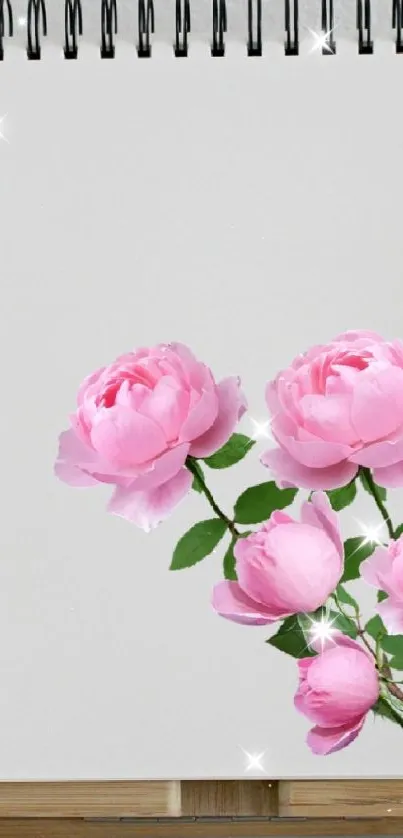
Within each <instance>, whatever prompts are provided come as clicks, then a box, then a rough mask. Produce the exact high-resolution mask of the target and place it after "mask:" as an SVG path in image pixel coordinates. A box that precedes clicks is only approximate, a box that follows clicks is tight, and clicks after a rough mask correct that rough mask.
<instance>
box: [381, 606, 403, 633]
mask: <svg viewBox="0 0 403 838" xmlns="http://www.w3.org/2000/svg"><path fill="white" fill-rule="evenodd" d="M376 610H377V612H378V614H379V616H380V617H381V618H382V620H383V622H384V623H385V626H386V629H387V631H388V633H389V634H403V601H402V600H397V599H394V598H393V597H388V599H384V600H383V601H382V602H380V603H378V605H377V607H376Z"/></svg>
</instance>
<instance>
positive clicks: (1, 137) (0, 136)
mask: <svg viewBox="0 0 403 838" xmlns="http://www.w3.org/2000/svg"><path fill="white" fill-rule="evenodd" d="M6 116H7V114H6V113H5V114H4V116H0V140H3V141H4V142H5V143H8V144H10V143H9V140H8V139H7V137H6V136H5V135H4V133H3V129H2V125H3V122H4V120H5V118H6Z"/></svg>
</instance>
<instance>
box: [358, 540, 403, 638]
mask: <svg viewBox="0 0 403 838" xmlns="http://www.w3.org/2000/svg"><path fill="white" fill-rule="evenodd" d="M360 574H361V576H362V578H363V579H365V581H366V582H368V584H369V585H374V587H375V588H378V590H380V591H385V594H388V599H384V600H383V601H382V602H379V603H378V605H377V606H376V610H377V612H378V614H379V615H380V617H382V620H383V622H384V623H385V626H386V628H387V630H388V633H389V634H402V633H403V535H401V536H400V538H398V539H397V541H393V540H392V541H390V542H389V544H388V546H387V547H377V548H376V550H374V552H373V553H372V556H369V558H368V559H365V561H364V562H362V563H361V565H360Z"/></svg>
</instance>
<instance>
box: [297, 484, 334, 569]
mask: <svg viewBox="0 0 403 838" xmlns="http://www.w3.org/2000/svg"><path fill="white" fill-rule="evenodd" d="M301 521H303V522H304V523H306V524H311V526H316V527H319V528H320V529H323V530H324V531H325V532H326V533H327V535H328V536H329V538H330V539H331V540H332V541H333V544H334V545H335V547H336V549H337V552H338V554H339V556H340V558H341V560H343V559H344V545H343V540H342V537H341V534H340V527H339V519H338V516H337V515H336V513H335V511H334V510H333V509H332V505H331V503H330V501H329V498H328V497H327V495H325V494H324V492H315V493H314V494H313V495H312V498H311V500H310V501H305V502H304V504H303V505H302V509H301Z"/></svg>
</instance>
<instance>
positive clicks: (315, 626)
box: [309, 615, 336, 652]
mask: <svg viewBox="0 0 403 838" xmlns="http://www.w3.org/2000/svg"><path fill="white" fill-rule="evenodd" d="M333 623H334V620H329V618H328V617H326V616H325V615H323V616H322V617H321V619H320V620H311V628H310V629H309V634H310V636H311V640H310V642H311V643H314V642H315V641H316V642H317V641H319V643H320V645H321V647H322V652H323V649H324V647H325V645H326V643H328V642H329V641H331V642H332V643H333V642H334V640H333V635H334V632H335V631H336V629H335V628H334V627H333Z"/></svg>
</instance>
